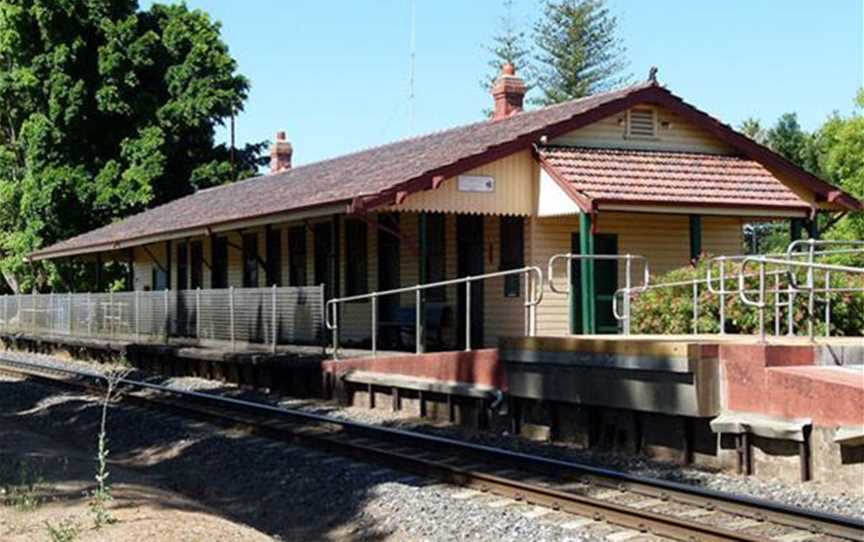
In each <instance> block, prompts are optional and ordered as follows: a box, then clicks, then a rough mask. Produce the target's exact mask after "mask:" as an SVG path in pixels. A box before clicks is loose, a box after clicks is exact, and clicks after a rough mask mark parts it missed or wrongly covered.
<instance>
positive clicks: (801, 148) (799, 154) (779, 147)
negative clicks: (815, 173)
mask: <svg viewBox="0 0 864 542" xmlns="http://www.w3.org/2000/svg"><path fill="white" fill-rule="evenodd" d="M807 137H808V136H807V133H806V132H804V130H803V129H802V128H801V125H800V124H799V123H798V115H797V114H796V113H784V114H782V115H780V118H779V119H777V123H776V124H774V126H772V127H771V129H770V130H768V132H767V133H766V136H765V141H766V143H767V144H768V146H769V147H771V150H773V151H774V152H776V153H777V154H779V155H780V156H782V157H784V158H786V159H787V160H789V161H792V162H795V163H796V164H803V160H804V157H805V156H806V147H807Z"/></svg>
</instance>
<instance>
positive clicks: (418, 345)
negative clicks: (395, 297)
mask: <svg viewBox="0 0 864 542" xmlns="http://www.w3.org/2000/svg"><path fill="white" fill-rule="evenodd" d="M415 292H416V295H415V305H416V307H415V311H416V314H415V315H414V317H415V329H414V342H415V348H414V351H415V353H416V354H422V353H423V352H424V350H425V347H426V342H425V341H424V336H423V334H424V333H425V329H423V328H424V326H423V295H422V293H421V292H422V290H420V289H419V288H418V289H417V290H415Z"/></svg>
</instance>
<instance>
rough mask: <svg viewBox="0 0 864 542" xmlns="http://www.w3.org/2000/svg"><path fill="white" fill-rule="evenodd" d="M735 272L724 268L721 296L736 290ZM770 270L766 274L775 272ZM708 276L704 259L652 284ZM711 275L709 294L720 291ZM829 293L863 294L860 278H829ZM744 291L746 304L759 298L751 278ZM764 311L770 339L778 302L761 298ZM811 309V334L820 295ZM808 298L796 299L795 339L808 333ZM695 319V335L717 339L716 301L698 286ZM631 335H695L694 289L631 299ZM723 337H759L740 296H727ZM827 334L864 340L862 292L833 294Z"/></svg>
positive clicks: (821, 319) (821, 326) (801, 279)
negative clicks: (747, 291) (711, 335)
mask: <svg viewBox="0 0 864 542" xmlns="http://www.w3.org/2000/svg"><path fill="white" fill-rule="evenodd" d="M739 270H740V266H739V265H737V264H735V265H733V264H727V272H726V277H727V281H726V290H727V291H737V290H738V280H737V276H738V271H739ZM777 270H778V269H776V268H775V269H773V270H772V269H769V270H768V271H769V272H770V271H777ZM757 271H758V267H757V266H754V267H748V276H749V275H751V273H756V272H757ZM707 272H708V257H706V258H703V259H702V260H701V261H700V263H699V264H697V265H696V266H688V267H685V268H681V269H676V270H674V271H670V272H669V273H666V274H665V275H662V276H660V277H658V278H657V279H656V280H655V281H654V283H655V284H669V283H677V282H685V281H686V282H689V281H692V280H696V279H705V278H706V276H707ZM712 272H713V275H712V279H713V282H712V285H713V289H714V290H719V286H720V282H719V279H718V272H719V268H718V267H717V265H716V264H715V266H714V269H713V271H712ZM797 279H798V284H802V285H803V284H806V277H805V276H804V275H803V272H799V273H797ZM779 280H780V285H781V289H783V288H785V287H786V286H787V285H788V284H789V282H788V279H787V276H786V275H785V274H783V275H780V276H779ZM815 280H816V287H817V288H821V287H823V286H824V274H823V273H821V272H817V274H816V279H815ZM767 282H768V285H769V287H771V288H773V287H774V284H775V278H774V275H769V276H768V280H767ZM831 286H832V287H844V288H858V289H862V290H864V276H862V275H857V276H851V275H843V274H838V273H833V274H832V275H831ZM747 288H748V289H752V290H753V291H752V292H751V293H750V294H749V297H750V298H751V299H754V300H755V299H756V298H757V297H758V277H756V276H751V277H750V278H748V280H747ZM766 297H767V299H766V301H767V307H766V309H765V315H766V316H765V325H766V332H767V333H769V334H770V333H774V330H775V328H774V325H775V308H776V305H777V299H776V297H775V295H774V294H773V293H771V294H769V295H767V296H766ZM815 299H816V301H815V308H814V316H813V323H814V326H816V327H815V328H816V332H817V333H818V334H823V333H824V332H825V298H824V293H816V294H815ZM787 300H788V296H787V295H785V294H781V295H780V298H779V302H780V332H781V333H782V334H785V333H786V332H787V331H788V328H787V324H786V323H787V316H788V312H787V309H786V307H785V306H784V305H785V304H786V303H787ZM807 305H808V295H807V294H806V293H802V294H799V295H796V296H795V301H794V313H793V320H794V322H795V326H796V330H795V331H796V333H797V334H798V335H802V334H806V333H807V329H808V327H807V322H808V321H809V320H810V317H809V311H808V307H807ZM698 308H699V317H698V320H697V321H696V324H697V326H696V327H695V329H696V330H697V331H698V332H699V333H717V332H718V331H719V330H720V296H719V295H717V294H714V293H712V292H711V291H709V289H708V287H707V285H706V284H705V283H702V284H700V285H699V290H698ZM631 310H632V318H633V320H632V324H631V325H632V327H631V329H632V332H633V333H648V334H660V333H669V334H684V333H691V332H692V331H693V330H694V325H693V324H694V321H693V287H692V286H691V285H686V286H677V287H665V288H652V289H649V290H647V291H645V292H642V293H639V294H636V295H634V298H633V303H632V308H631ZM725 315H726V332H727V333H742V334H757V333H758V332H759V309H757V308H755V307H751V306H747V305H745V304H744V303H743V302H742V301H741V299H740V297H739V295H738V294H737V293H735V294H729V295H727V296H726V307H725ZM831 334H832V335H858V336H860V335H864V291H859V292H844V293H834V294H832V297H831Z"/></svg>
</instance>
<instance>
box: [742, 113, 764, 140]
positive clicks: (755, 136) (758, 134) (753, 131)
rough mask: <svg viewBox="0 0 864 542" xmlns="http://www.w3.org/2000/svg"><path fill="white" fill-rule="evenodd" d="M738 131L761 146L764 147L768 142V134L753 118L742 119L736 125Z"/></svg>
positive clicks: (757, 120)
mask: <svg viewBox="0 0 864 542" xmlns="http://www.w3.org/2000/svg"><path fill="white" fill-rule="evenodd" d="M738 131H739V132H741V133H742V134H744V135H746V136H747V137H749V138H750V139H752V140H753V141H755V142H756V143H759V144H761V145H765V144H766V142H767V140H768V134H767V133H766V130H765V128H763V127H762V122H761V121H760V120H759V119H757V118H754V117H748V118H746V119H744V121H743V122H741V124H739V125H738Z"/></svg>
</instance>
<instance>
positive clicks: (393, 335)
mask: <svg viewBox="0 0 864 542" xmlns="http://www.w3.org/2000/svg"><path fill="white" fill-rule="evenodd" d="M378 226H379V227H378V288H377V290H378V291H379V292H380V291H384V290H393V289H395V288H398V287H399V215H398V214H396V213H386V214H381V215H378ZM398 320H399V295H398V294H397V295H388V296H384V297H381V298H379V299H378V346H379V347H381V348H396V347H397V346H398V345H399V343H400V340H399V326H398Z"/></svg>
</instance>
